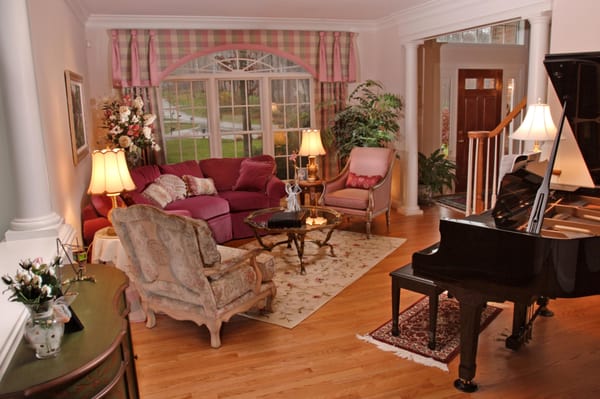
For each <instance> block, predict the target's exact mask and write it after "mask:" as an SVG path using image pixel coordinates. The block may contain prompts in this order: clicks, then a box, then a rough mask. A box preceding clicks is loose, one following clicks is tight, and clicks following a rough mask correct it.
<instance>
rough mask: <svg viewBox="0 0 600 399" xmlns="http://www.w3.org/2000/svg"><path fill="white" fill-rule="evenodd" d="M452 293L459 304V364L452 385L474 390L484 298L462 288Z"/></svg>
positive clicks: (462, 389) (468, 390)
mask: <svg viewBox="0 0 600 399" xmlns="http://www.w3.org/2000/svg"><path fill="white" fill-rule="evenodd" d="M452 294H453V295H454V296H455V297H456V299H458V301H459V304H460V365H459V367H458V377H459V378H458V379H457V380H456V381H454V387H455V388H456V389H459V390H461V391H463V392H475V391H476V390H477V384H476V383H475V382H473V379H474V378H475V371H476V359H477V345H478V341H479V326H480V324H481V312H482V311H483V307H484V306H485V304H486V300H485V298H484V297H483V296H482V295H477V294H476V293H474V292H473V291H470V292H469V291H467V290H462V289H457V290H456V291H452Z"/></svg>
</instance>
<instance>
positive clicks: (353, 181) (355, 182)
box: [346, 172, 383, 189]
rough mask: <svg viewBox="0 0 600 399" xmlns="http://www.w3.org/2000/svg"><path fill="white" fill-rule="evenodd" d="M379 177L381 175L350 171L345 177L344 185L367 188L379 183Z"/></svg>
mask: <svg viewBox="0 0 600 399" xmlns="http://www.w3.org/2000/svg"><path fill="white" fill-rule="evenodd" d="M381 179H383V176H379V175H378V176H361V175H356V174H354V173H352V172H350V173H349V174H348V178H347V179H346V187H351V188H364V189H369V188H371V187H373V186H374V185H376V184H377V183H379V182H380V181H381Z"/></svg>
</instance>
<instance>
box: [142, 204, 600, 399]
mask: <svg viewBox="0 0 600 399" xmlns="http://www.w3.org/2000/svg"><path fill="white" fill-rule="evenodd" d="M424 210H425V212H424V215H422V216H408V217H407V216H402V215H400V214H398V213H394V214H393V215H392V229H391V230H392V231H391V233H390V235H392V236H396V237H405V238H407V239H408V240H407V242H406V243H405V244H404V245H402V246H401V247H400V248H398V249H397V250H396V251H395V252H393V253H392V254H391V255H389V256H388V257H387V258H386V259H384V260H383V261H382V262H380V263H379V264H378V265H377V266H375V267H374V268H373V269H371V270H370V271H369V272H368V273H367V274H366V275H365V276H363V277H362V278H361V279H359V280H358V281H357V282H355V283H354V284H352V285H351V286H349V287H348V288H346V289H345V290H344V291H342V292H341V293H340V294H339V295H338V296H336V297H335V298H333V299H332V300H331V301H330V302H329V303H327V304H326V305H325V306H324V307H322V308H321V309H320V310H318V311H317V312H316V313H315V314H314V315H312V316H311V317H309V318H308V319H307V320H305V321H303V322H302V323H301V324H300V325H298V326H297V327H295V328H294V329H291V330H289V329H285V328H282V327H279V326H275V325H271V324H267V323H262V322H259V321H253V320H249V319H246V318H243V317H234V318H233V319H232V320H231V321H230V322H229V323H226V324H225V325H224V327H223V328H222V332H221V338H222V343H223V345H222V347H221V348H219V349H212V348H211V347H210V339H209V334H208V330H207V329H206V327H204V326H202V327H198V326H196V325H195V324H193V323H191V322H186V321H176V320H172V319H170V318H168V317H166V316H160V315H159V316H158V317H157V325H156V327H155V328H153V329H147V328H146V327H145V325H144V324H143V323H132V324H131V329H132V335H133V341H134V350H135V354H136V356H137V361H136V367H137V373H138V384H139V388H140V394H141V397H142V398H143V399H158V398H161V399H162V398H169V399H176V398H177V399H183V398H311V399H312V398H468V397H471V398H478V399H479V398H502V397H504V398H591V397H600V379H599V378H598V377H597V375H598V371H597V370H598V369H599V368H600V296H593V297H588V298H579V299H558V300H554V301H552V302H551V309H552V310H553V311H554V312H555V316H554V317H552V318H540V319H538V320H537V321H536V323H535V327H534V330H533V340H532V341H531V342H529V343H528V344H526V345H525V346H524V347H522V348H521V350H520V351H518V352H513V351H511V350H509V349H506V348H505V346H504V339H505V338H506V336H507V335H508V334H509V333H510V328H511V320H512V319H511V318H512V310H511V307H510V306H509V304H500V305H499V306H501V307H504V308H505V310H504V311H503V312H502V313H501V314H500V316H499V317H498V318H497V319H496V320H495V321H494V322H493V323H492V324H491V325H490V326H489V327H487V328H486V329H485V330H484V331H483V332H482V334H481V335H480V338H479V352H478V358H477V366H478V369H477V376H476V379H475V381H476V382H477V383H479V391H478V392H476V393H473V394H465V393H462V392H459V391H457V390H456V389H455V388H454V387H453V386H452V383H453V381H454V379H456V378H457V375H458V370H457V369H458V361H459V358H458V357H457V358H455V359H454V360H453V361H452V362H451V363H450V365H449V369H450V371H449V372H444V371H441V370H439V369H437V368H431V367H426V366H422V365H419V364H416V363H413V362H411V361H408V360H404V359H401V358H399V357H396V356H394V355H393V354H391V353H388V352H383V351H381V350H379V349H377V348H376V347H375V346H374V345H372V344H369V343H366V342H363V341H360V340H359V339H357V338H356V335H357V334H366V333H369V332H371V331H372V330H374V329H375V328H377V327H379V326H380V325H381V324H383V323H384V322H386V321H387V320H389V319H390V318H391V314H390V313H391V299H390V278H389V276H388V273H389V272H390V271H392V270H394V269H396V268H398V267H400V266H402V265H404V264H406V263H408V262H410V259H411V255H412V253H413V252H415V251H418V250H420V249H423V248H425V247H426V246H428V245H431V244H433V243H435V242H436V241H438V239H439V233H438V221H439V218H440V217H442V216H448V217H460V215H459V214H456V213H454V212H453V211H450V210H449V209H447V208H440V207H437V206H432V207H428V208H425V209H424ZM343 228H345V229H349V230H354V231H364V230H363V229H364V225H363V224H361V223H358V222H356V223H347V224H346V225H344V226H343ZM373 233H374V234H382V235H383V234H386V230H385V218H384V217H383V216H381V217H379V218H378V219H377V221H376V223H375V224H374V226H373ZM240 243H241V242H236V243H234V244H236V245H239V244H240ZM465 248H468V246H467V245H466V246H465ZM420 297H421V295H420V294H416V293H412V292H410V291H406V290H402V298H401V309H404V308H405V307H407V306H408V305H410V304H412V303H414V302H415V301H416V300H417V299H419V298H420Z"/></svg>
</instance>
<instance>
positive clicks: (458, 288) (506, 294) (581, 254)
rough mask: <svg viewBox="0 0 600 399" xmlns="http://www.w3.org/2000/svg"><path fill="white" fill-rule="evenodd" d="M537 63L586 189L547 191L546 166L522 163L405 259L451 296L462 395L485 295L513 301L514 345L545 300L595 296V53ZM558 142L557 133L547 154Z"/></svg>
mask: <svg viewBox="0 0 600 399" xmlns="http://www.w3.org/2000/svg"><path fill="white" fill-rule="evenodd" d="M544 65H545V67H546V70H547V72H548V75H549V77H550V80H551V82H552V84H553V86H554V89H555V90H556V93H557V95H558V98H559V99H560V101H561V103H562V104H563V106H564V110H563V116H562V120H561V124H560V127H559V135H558V136H560V131H561V130H562V129H565V128H568V127H570V129H571V130H572V133H573V136H574V137H575V139H576V141H577V144H578V146H579V149H580V150H581V154H582V155H583V159H584V160H585V164H586V166H587V169H588V171H589V172H590V176H591V180H592V181H593V184H592V185H591V188H586V189H583V188H578V189H576V190H570V191H563V190H560V189H553V188H552V186H551V185H550V184H549V182H548V181H547V178H548V176H550V175H551V173H550V172H551V171H550V170H546V173H545V175H547V176H542V175H544V173H542V174H540V173H537V174H536V173H533V172H531V171H529V170H527V168H526V167H523V168H521V169H518V170H516V171H513V172H512V173H509V174H507V175H506V176H505V177H504V178H503V179H502V183H501V188H500V192H499V195H498V199H497V203H496V205H495V207H494V209H493V210H492V211H489V212H485V213H483V214H480V215H474V216H470V217H468V218H465V219H442V220H440V226H439V229H440V241H439V242H438V243H437V244H435V245H433V246H431V247H429V248H426V249H424V250H422V251H419V252H416V253H414V254H413V257H412V266H413V270H414V274H415V275H417V276H420V277H425V278H428V279H430V280H433V281H434V282H435V284H436V285H438V286H439V287H440V288H442V289H446V290H448V292H449V293H450V294H451V295H453V296H454V297H455V298H456V299H457V300H458V301H459V303H460V322H461V336H460V342H461V348H460V365H459V371H458V374H459V375H458V377H459V378H458V379H457V380H456V381H455V382H454V385H455V387H456V388H457V389H460V390H462V391H465V392H473V391H475V390H477V384H476V383H475V382H474V381H473V380H474V377H475V371H476V356H477V345H478V335H479V321H480V318H481V312H482V309H483V307H484V306H485V305H486V303H487V302H488V301H491V302H504V301H510V302H513V304H514V312H513V326H512V335H511V336H510V337H509V338H508V339H507V340H506V346H507V347H509V348H511V349H514V350H517V349H518V348H519V346H520V345H521V344H522V343H523V342H525V341H527V340H528V339H530V338H531V329H532V325H533V321H534V320H535V317H537V315H539V314H547V313H550V311H549V310H548V309H547V307H546V305H547V302H548V299H552V298H574V297H583V296H588V295H597V294H600V237H598V236H599V235H600V198H599V193H600V191H599V190H598V188H600V52H597V53H571V54H550V55H547V56H546V57H545V60H544ZM565 121H566V122H565ZM566 123H568V125H569V126H568V127H567V126H566ZM559 145H560V139H559V138H557V139H556V141H555V143H554V150H553V152H555V149H556V148H558V146H559ZM555 155H556V154H552V155H551V157H552V156H555ZM548 167H549V168H552V163H551V164H550V165H549V166H548ZM544 184H547V185H548V187H550V191H549V193H548V195H547V198H545V201H544V207H543V208H542V215H541V216H542V218H543V221H542V224H541V228H540V229H539V233H535V232H531V230H528V229H527V228H526V226H527V223H528V220H529V222H531V212H532V208H534V204H535V202H536V200H537V199H538V197H539V192H540V187H543V185H544ZM536 306H537V309H536Z"/></svg>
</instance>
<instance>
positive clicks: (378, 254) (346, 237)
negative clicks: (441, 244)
mask: <svg viewBox="0 0 600 399" xmlns="http://www.w3.org/2000/svg"><path fill="white" fill-rule="evenodd" d="M324 238H325V234H324V233H323V232H320V231H315V232H311V233H309V234H308V235H307V236H306V241H305V244H304V266H305V267H306V274H305V275H301V274H300V260H299V259H298V255H297V253H296V248H295V247H294V246H293V245H292V248H287V246H286V245H285V244H283V245H278V246H276V247H275V248H273V250H272V251H271V254H272V255H273V257H274V258H275V268H276V271H275V277H274V278H273V280H274V281H275V284H276V285H277V295H276V296H275V298H274V300H273V313H269V314H265V315H263V314H260V313H254V312H247V313H244V314H243V315H244V316H246V317H249V318H251V319H255V320H260V321H264V322H267V323H272V324H277V325H279V326H282V327H286V328H293V327H295V326H297V325H298V324H299V323H300V322H302V321H303V320H305V319H306V318H307V317H309V316H310V315H311V314H313V313H314V312H315V311H316V310H317V309H319V308H320V307H321V306H323V305H325V304H326V303H327V302H328V301H329V300H330V299H332V298H333V297H335V296H336V295H337V294H339V293H340V292H341V291H342V290H343V289H344V288H346V287H347V286H349V285H350V284H352V283H353V282H354V281H356V280H357V279H358V278H360V277H361V276H362V275H364V274H365V273H366V272H367V271H369V270H370V269H371V268H372V267H373V266H375V265H376V264H377V263H379V261H381V260H382V259H383V258H385V257H386V256H387V255H389V254H390V253H392V252H393V251H394V250H395V249H396V248H398V247H399V246H400V245H402V244H403V243H404V242H405V241H406V240H405V239H403V238H396V237H383V236H375V235H372V236H371V238H370V239H367V238H366V235H365V234H364V233H362V234H361V233H355V232H349V231H343V230H336V231H334V232H333V235H332V236H331V239H330V241H329V242H330V243H331V244H332V245H333V248H334V254H335V256H331V253H330V248H329V247H328V246H324V247H321V248H319V246H318V245H316V244H314V243H312V242H308V241H309V240H323V239H324ZM284 239H285V236H284V235H273V236H266V237H264V238H263V242H265V243H271V242H278V241H281V240H284ZM258 247H260V246H259V244H258V243H257V242H252V243H248V244H246V245H244V246H243V247H242V248H244V249H252V248H258Z"/></svg>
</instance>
